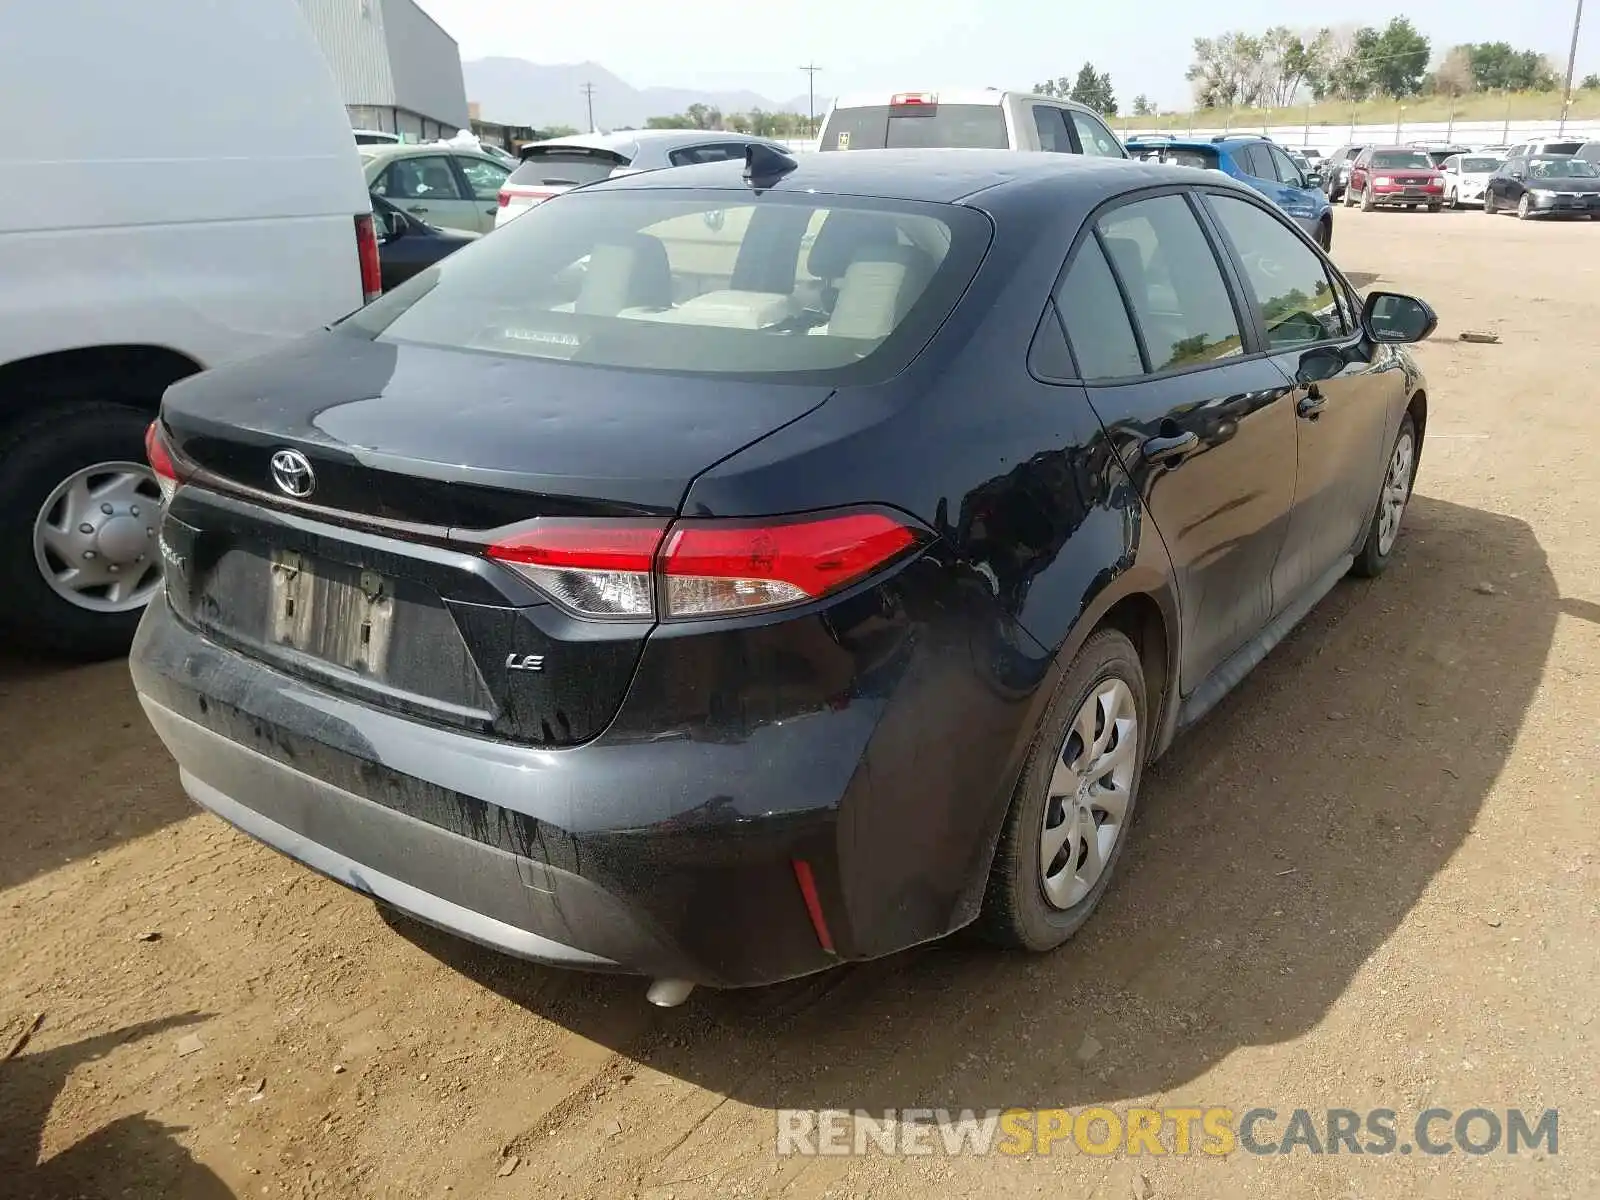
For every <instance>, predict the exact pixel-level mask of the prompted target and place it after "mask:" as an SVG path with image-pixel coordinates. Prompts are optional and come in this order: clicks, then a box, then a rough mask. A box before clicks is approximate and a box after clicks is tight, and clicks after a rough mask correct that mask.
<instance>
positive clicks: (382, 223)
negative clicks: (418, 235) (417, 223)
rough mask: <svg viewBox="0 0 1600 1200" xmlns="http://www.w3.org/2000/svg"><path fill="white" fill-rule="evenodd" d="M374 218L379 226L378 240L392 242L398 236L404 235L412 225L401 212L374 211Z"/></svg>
mask: <svg viewBox="0 0 1600 1200" xmlns="http://www.w3.org/2000/svg"><path fill="white" fill-rule="evenodd" d="M372 219H373V221H374V223H375V224H376V225H377V227H378V241H379V242H380V243H382V242H392V241H394V240H395V239H396V238H399V237H404V236H405V233H406V230H408V229H409V228H410V227H411V224H410V222H409V221H407V220H406V218H405V216H404V215H403V214H401V213H392V212H374V213H373V214H372Z"/></svg>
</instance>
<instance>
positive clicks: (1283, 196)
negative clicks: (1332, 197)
mask: <svg viewBox="0 0 1600 1200" xmlns="http://www.w3.org/2000/svg"><path fill="white" fill-rule="evenodd" d="M1257 150H1258V151H1265V152H1266V154H1267V157H1268V158H1269V159H1270V160H1271V163H1272V168H1273V174H1274V175H1275V176H1276V178H1277V181H1278V195H1277V197H1276V199H1277V201H1278V207H1279V208H1281V209H1283V211H1284V212H1286V213H1288V214H1289V215H1290V216H1291V217H1293V218H1294V219H1295V220H1296V221H1298V222H1299V223H1300V225H1301V227H1302V228H1304V229H1307V230H1309V229H1310V228H1311V226H1312V224H1313V222H1315V220H1316V218H1317V205H1316V202H1315V200H1314V199H1313V198H1312V195H1311V190H1310V189H1309V188H1307V187H1306V177H1305V173H1304V172H1303V171H1301V170H1300V168H1299V166H1297V165H1296V163H1295V161H1294V160H1293V159H1292V158H1290V157H1289V156H1288V155H1287V154H1285V153H1284V152H1283V150H1281V149H1280V148H1279V147H1277V146H1273V145H1267V144H1263V145H1261V146H1258V147H1257Z"/></svg>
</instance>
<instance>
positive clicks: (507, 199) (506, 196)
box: [500, 191, 511, 208]
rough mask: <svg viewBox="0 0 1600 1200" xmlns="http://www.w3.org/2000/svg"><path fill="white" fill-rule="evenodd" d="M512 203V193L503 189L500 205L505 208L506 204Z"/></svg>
mask: <svg viewBox="0 0 1600 1200" xmlns="http://www.w3.org/2000/svg"><path fill="white" fill-rule="evenodd" d="M510 203H511V193H510V192H507V191H502V192H501V193H500V207H501V208H504V207H505V206H506V205H508V204H510Z"/></svg>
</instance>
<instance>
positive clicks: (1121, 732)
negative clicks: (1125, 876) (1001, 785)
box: [1039, 679, 1139, 908]
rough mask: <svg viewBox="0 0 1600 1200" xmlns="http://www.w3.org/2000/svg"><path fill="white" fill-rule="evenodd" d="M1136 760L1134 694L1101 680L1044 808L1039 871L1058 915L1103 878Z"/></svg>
mask: <svg viewBox="0 0 1600 1200" xmlns="http://www.w3.org/2000/svg"><path fill="white" fill-rule="evenodd" d="M1138 754H1139V714H1138V710H1137V709H1136V708H1135V707H1134V703H1133V693H1132V692H1131V691H1129V690H1128V685H1127V684H1125V683H1124V682H1122V680H1120V679H1103V680H1101V681H1100V682H1099V683H1097V684H1096V685H1095V687H1094V691H1092V692H1091V693H1090V694H1089V698H1088V699H1087V700H1085V701H1084V702H1083V705H1082V706H1081V707H1080V708H1079V709H1078V712H1077V715H1076V716H1074V717H1073V718H1072V725H1071V726H1070V727H1069V728H1068V730H1067V740H1066V744H1065V745H1064V746H1063V747H1062V748H1061V755H1060V757H1059V758H1058V759H1057V761H1056V769H1055V772H1054V774H1053V775H1052V776H1051V778H1050V795H1049V798H1048V799H1047V800H1046V801H1045V806H1044V830H1043V831H1042V833H1041V835H1040V839H1039V869H1040V878H1041V879H1042V881H1043V883H1044V893H1045V897H1046V899H1048V900H1049V901H1050V903H1051V904H1052V905H1054V906H1055V907H1056V908H1071V907H1072V906H1073V905H1074V904H1077V903H1079V902H1080V901H1081V900H1082V899H1083V898H1084V897H1085V896H1087V895H1088V894H1089V892H1090V890H1091V889H1093V887H1094V885H1095V884H1096V883H1098V882H1099V880H1100V877H1101V876H1102V875H1104V874H1105V869H1106V863H1107V862H1109V861H1110V859H1111V852H1112V850H1113V848H1114V847H1115V846H1116V844H1117V839H1118V838H1119V837H1121V836H1122V829H1123V826H1124V825H1125V824H1126V823H1127V818H1128V806H1129V801H1130V799H1131V798H1132V790H1133V776H1134V768H1135V767H1136V766H1137V765H1138Z"/></svg>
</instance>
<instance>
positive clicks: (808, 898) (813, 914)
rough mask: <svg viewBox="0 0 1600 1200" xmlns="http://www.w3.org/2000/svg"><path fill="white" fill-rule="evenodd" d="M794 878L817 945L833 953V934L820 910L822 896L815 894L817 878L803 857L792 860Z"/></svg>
mask: <svg viewBox="0 0 1600 1200" xmlns="http://www.w3.org/2000/svg"><path fill="white" fill-rule="evenodd" d="M793 863H794V879H795V882H796V883H798V884H799V885H800V898H801V899H802V900H804V901H805V902H806V915H807V916H809V917H810V918H811V929H812V932H814V933H815V934H816V935H817V945H819V946H821V947H822V948H823V949H824V950H826V951H827V952H828V953H829V954H832V953H833V934H832V932H830V931H829V929H828V918H827V917H826V916H825V915H824V914H823V911H822V897H821V896H820V895H818V894H817V879H816V876H815V875H813V874H812V873H811V864H810V863H808V862H807V861H806V860H805V859H803V858H797V859H794V860H793Z"/></svg>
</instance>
